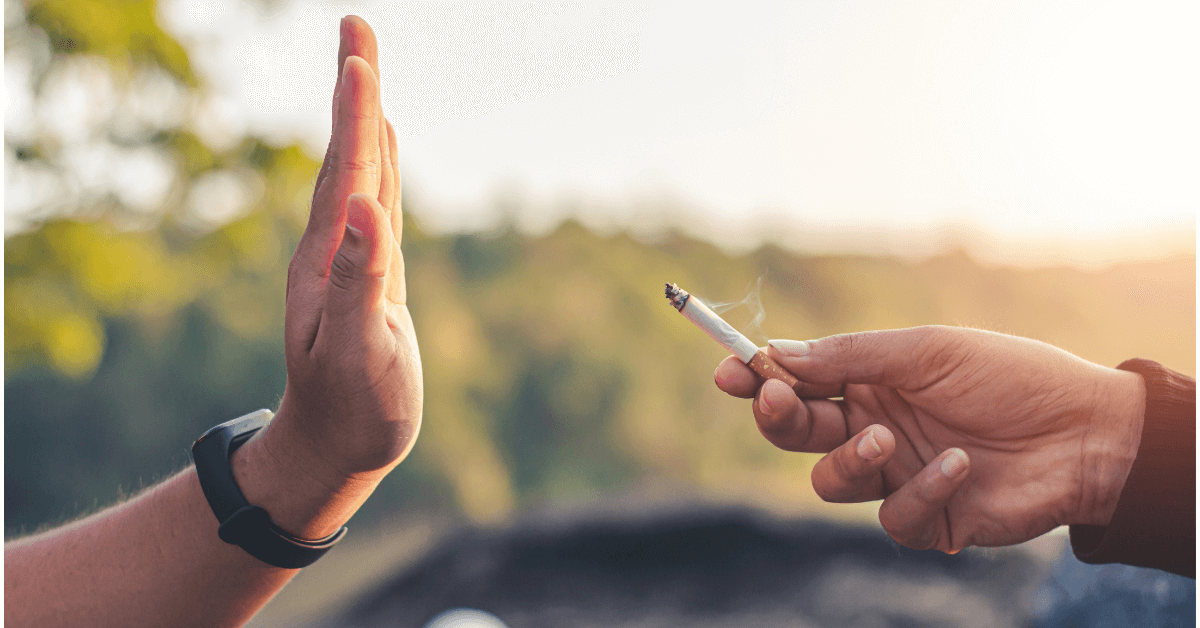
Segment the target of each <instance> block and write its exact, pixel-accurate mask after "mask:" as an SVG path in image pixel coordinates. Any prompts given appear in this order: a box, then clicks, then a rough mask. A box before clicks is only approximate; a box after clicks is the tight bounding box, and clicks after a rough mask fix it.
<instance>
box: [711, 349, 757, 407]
mask: <svg viewBox="0 0 1200 628" xmlns="http://www.w3.org/2000/svg"><path fill="white" fill-rule="evenodd" d="M713 381H714V382H716V384H717V388H720V389H721V390H722V391H724V392H725V393H727V394H730V395H733V396H734V397H740V398H742V399H750V398H751V397H753V396H754V395H756V394H757V393H758V389H759V387H760V386H762V383H763V380H762V378H760V377H759V376H758V375H757V374H756V373H755V372H754V371H752V370H750V367H749V366H746V363H745V362H742V361H741V360H739V359H738V358H737V356H732V355H731V356H728V357H726V358H725V359H724V360H721V363H720V364H718V365H717V370H716V371H715V372H713Z"/></svg>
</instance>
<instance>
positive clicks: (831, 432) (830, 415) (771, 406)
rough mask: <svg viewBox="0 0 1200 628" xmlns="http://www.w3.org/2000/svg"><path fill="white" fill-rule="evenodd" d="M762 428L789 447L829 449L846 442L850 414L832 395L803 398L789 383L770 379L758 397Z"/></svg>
mask: <svg viewBox="0 0 1200 628" xmlns="http://www.w3.org/2000/svg"><path fill="white" fill-rule="evenodd" d="M754 420H755V422H756V423H757V424H758V431H759V432H761V433H762V435H763V437H764V438H766V439H767V440H768V441H770V442H771V444H772V445H775V446H776V447H778V448H780V449H783V450H785V451H805V452H810V453H825V452H828V451H833V450H834V449H835V448H836V447H838V446H839V445H841V444H842V443H844V442H846V439H847V438H848V434H847V429H846V415H845V412H844V411H843V409H842V406H841V404H839V403H837V402H834V401H829V400H828V399H814V400H811V401H805V402H801V401H800V399H799V398H798V397H796V393H795V392H794V391H792V389H791V388H788V386H787V384H784V383H783V382H781V381H779V380H777V379H771V380H767V382H766V383H765V384H763V385H762V388H760V389H759V392H758V396H757V397H756V398H755V400H754Z"/></svg>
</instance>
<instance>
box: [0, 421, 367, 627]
mask: <svg viewBox="0 0 1200 628" xmlns="http://www.w3.org/2000/svg"><path fill="white" fill-rule="evenodd" d="M271 436H276V435H270V434H269V430H268V434H264V437H263V438H260V439H255V440H254V441H252V442H250V443H248V444H247V445H245V446H244V447H242V448H241V449H239V450H238V452H237V453H236V454H235V455H234V458H233V470H234V476H235V478H236V480H237V482H238V484H239V486H240V487H241V489H242V491H243V493H244V494H245V495H246V498H247V499H248V500H249V501H250V503H252V504H255V505H260V506H262V507H263V508H265V509H266V510H267V511H268V512H269V513H271V515H272V517H273V518H274V519H275V521H276V523H277V524H279V525H280V526H281V527H283V528H284V529H286V530H288V531H290V532H292V533H293V534H296V535H298V536H302V537H304V538H321V537H322V536H325V535H328V534H329V533H330V532H332V531H333V530H336V529H337V528H338V527H339V526H341V525H342V524H343V523H344V522H345V521H346V520H347V519H349V518H350V515H352V514H353V513H354V511H355V510H357V509H358V506H359V505H360V504H361V503H362V501H363V500H365V499H366V497H367V495H369V494H370V491H371V490H372V489H373V488H374V483H373V482H357V483H350V484H348V485H343V486H341V487H337V488H336V489H335V490H331V489H330V488H329V487H327V486H324V485H321V484H319V483H317V482H312V481H308V479H307V478H306V477H304V475H303V474H301V473H297V471H296V469H294V468H289V466H291V465H293V464H297V462H296V461H293V460H292V459H291V456H288V457H287V458H286V459H285V460H284V461H283V462H282V463H281V461H280V458H281V457H283V456H281V455H280V453H279V452H280V451H281V450H280V449H279V448H278V446H279V445H282V443H280V442H279V441H280V440H281V439H279V438H275V439H273V441H274V442H271V443H268V442H267V441H268V440H272V439H271V438H270V437H271ZM217 525H218V524H217V520H216V517H214V516H213V513H212V510H210V508H209V506H208V503H207V501H206V500H205V498H204V493H203V492H202V490H201V488H200V483H199V480H198V479H197V477H196V472H195V469H194V468H189V469H187V470H185V471H183V472H181V473H179V474H177V475H175V476H174V477H171V478H170V479H168V480H166V481H164V482H162V483H161V484H159V485H157V486H155V487H153V488H151V489H150V490H148V491H146V492H144V493H142V494H141V495H138V496H137V497H135V498H134V499H131V500H129V501H128V502H125V503H123V504H120V505H118V506H115V507H113V508H110V509H108V510H105V511H103V512H100V513H98V514H96V515H93V516H91V517H88V518H86V519H83V520H81V521H78V522H75V523H73V524H70V525H68V526H64V527H62V528H59V529H56V530H52V531H49V532H46V533H44V534H40V535H36V536H33V537H28V538H25V539H21V540H18V541H14V542H12V543H9V544H7V545H6V546H5V548H4V558H5V565H4V570H5V574H4V575H5V578H4V583H5V584H4V598H5V624H6V625H9V626H83V625H86V626H191V625H194V626H239V625H242V624H244V623H245V622H246V621H248V620H249V619H250V617H252V616H253V615H254V613H255V612H257V611H258V609H259V608H261V607H262V606H263V605H264V604H266V602H267V601H268V600H269V599H270V598H271V596H272V595H274V594H275V593H276V592H277V591H278V590H279V589H280V588H282V587H283V586H284V585H285V584H286V583H287V582H288V581H289V580H290V579H291V578H292V576H294V575H295V574H296V572H297V570H293V569H280V568H277V567H272V566H269V565H267V564H265V563H263V562H260V561H259V560H258V559H256V558H254V557H252V556H250V555H249V554H247V553H246V552H245V551H243V550H242V549H241V548H240V547H237V546H235V545H229V544H226V543H225V542H223V541H221V540H220V538H219V537H218V536H217ZM326 530H328V531H326Z"/></svg>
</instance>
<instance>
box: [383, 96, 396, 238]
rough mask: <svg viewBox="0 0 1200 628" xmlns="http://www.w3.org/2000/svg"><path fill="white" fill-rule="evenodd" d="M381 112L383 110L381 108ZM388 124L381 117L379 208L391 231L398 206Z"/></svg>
mask: <svg viewBox="0 0 1200 628" xmlns="http://www.w3.org/2000/svg"><path fill="white" fill-rule="evenodd" d="M380 111H381V112H382V111H383V108H382V107H380ZM387 131H388V122H387V120H385V119H384V117H383V116H382V115H381V116H379V206H380V207H382V208H383V211H384V215H385V216H387V218H388V222H389V224H388V228H389V229H391V224H390V223H391V217H392V209H393V208H394V207H395V204H396V175H395V170H393V169H392V144H391V142H389V141H388V132H387Z"/></svg>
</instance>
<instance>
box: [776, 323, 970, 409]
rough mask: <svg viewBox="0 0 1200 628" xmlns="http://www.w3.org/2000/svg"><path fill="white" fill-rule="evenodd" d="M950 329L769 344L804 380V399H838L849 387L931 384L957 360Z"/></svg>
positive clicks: (870, 334) (784, 363)
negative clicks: (861, 385) (847, 386)
mask: <svg viewBox="0 0 1200 628" xmlns="http://www.w3.org/2000/svg"><path fill="white" fill-rule="evenodd" d="M955 337H956V336H955V334H954V331H953V329H952V328H944V327H937V326H928V327H913V328H909V329H892V330H886V331H867V332H859V333H853V334H839V335H836V336H829V337H826V338H821V339H818V340H809V341H796V340H771V341H769V342H768V345H769V346H770V347H771V349H773V351H770V352H769V353H770V355H771V356H772V357H774V358H776V360H777V361H778V362H779V363H780V364H781V365H782V366H783V367H784V368H786V369H787V370H788V371H790V372H791V373H792V374H794V375H795V376H796V377H797V378H799V379H800V380H802V381H804V382H807V385H806V387H805V390H804V391H802V394H804V395H805V396H818V397H836V396H841V391H843V390H844V389H845V386H846V384H872V385H876V386H889V387H892V388H899V389H902V390H916V389H920V388H923V387H925V386H928V385H929V384H931V383H932V382H933V381H936V380H937V379H939V378H940V377H941V376H942V375H944V374H945V373H946V372H948V371H949V368H948V367H950V366H951V365H952V364H953V362H954V359H955V354H956V352H955V351H953V348H954V347H953V346H954V338H955Z"/></svg>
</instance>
